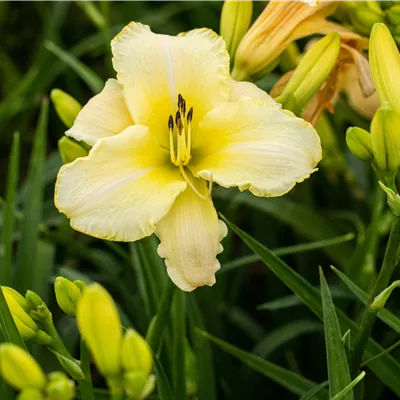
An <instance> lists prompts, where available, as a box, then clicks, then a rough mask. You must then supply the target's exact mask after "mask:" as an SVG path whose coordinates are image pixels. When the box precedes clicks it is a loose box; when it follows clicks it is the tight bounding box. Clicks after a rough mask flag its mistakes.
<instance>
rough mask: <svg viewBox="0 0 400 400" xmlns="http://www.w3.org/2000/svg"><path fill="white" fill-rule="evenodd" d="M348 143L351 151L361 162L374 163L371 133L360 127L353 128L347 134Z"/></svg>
mask: <svg viewBox="0 0 400 400" xmlns="http://www.w3.org/2000/svg"><path fill="white" fill-rule="evenodd" d="M346 142H347V146H348V147H349V149H350V151H351V152H352V153H353V154H354V155H355V156H356V157H357V158H359V159H360V160H363V161H369V162H370V161H372V160H373V159H374V154H373V152H372V141H371V135H370V133H369V132H367V131H365V130H364V129H361V128H358V127H351V128H349V129H347V132H346Z"/></svg>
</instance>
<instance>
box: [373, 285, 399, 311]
mask: <svg viewBox="0 0 400 400" xmlns="http://www.w3.org/2000/svg"><path fill="white" fill-rule="evenodd" d="M399 286H400V281H394V282H393V283H392V284H391V285H390V286H389V287H387V288H386V289H385V290H383V291H382V292H381V293H380V294H378V296H376V297H375V299H374V301H373V302H372V304H371V309H372V310H375V311H378V310H380V309H381V308H383V307H385V304H386V302H387V301H388V299H389V297H390V295H391V294H392V292H393V290H394V289H396V288H397V287H399Z"/></svg>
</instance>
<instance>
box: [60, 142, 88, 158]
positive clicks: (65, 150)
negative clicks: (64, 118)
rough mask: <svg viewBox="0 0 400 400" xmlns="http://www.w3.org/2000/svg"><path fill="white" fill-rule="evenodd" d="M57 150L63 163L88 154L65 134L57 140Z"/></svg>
mask: <svg viewBox="0 0 400 400" xmlns="http://www.w3.org/2000/svg"><path fill="white" fill-rule="evenodd" d="M58 150H59V152H60V156H61V160H62V162H63V163H64V164H68V163H70V162H72V161H74V160H76V159H77V158H80V157H86V156H87V155H88V154H89V152H88V151H87V150H86V149H84V148H83V147H82V146H81V145H80V144H79V143H76V142H74V141H73V140H72V139H70V138H68V137H67V136H63V137H62V138H61V139H60V140H59V141H58Z"/></svg>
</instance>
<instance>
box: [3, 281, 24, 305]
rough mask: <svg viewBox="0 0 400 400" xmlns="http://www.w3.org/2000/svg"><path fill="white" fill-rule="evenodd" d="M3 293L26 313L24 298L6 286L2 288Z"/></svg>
mask: <svg viewBox="0 0 400 400" xmlns="http://www.w3.org/2000/svg"><path fill="white" fill-rule="evenodd" d="M1 288H2V290H3V293H4V294H5V293H8V295H9V296H11V297H12V298H13V299H14V300H15V301H16V302H17V303H18V304H19V305H20V306H21V307H22V309H23V310H25V311H28V302H27V301H26V299H25V297H24V296H22V294H20V293H19V292H17V291H16V290H15V289H13V288H10V287H8V286H2V287H1Z"/></svg>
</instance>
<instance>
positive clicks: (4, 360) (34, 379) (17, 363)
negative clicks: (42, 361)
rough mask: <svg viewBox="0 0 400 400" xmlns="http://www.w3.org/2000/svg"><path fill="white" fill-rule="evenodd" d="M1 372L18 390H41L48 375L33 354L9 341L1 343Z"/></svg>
mask: <svg viewBox="0 0 400 400" xmlns="http://www.w3.org/2000/svg"><path fill="white" fill-rule="evenodd" d="M0 374H1V376H2V377H3V379H4V380H5V381H6V382H7V383H8V384H9V385H11V386H12V387H14V388H15V389H18V390H24V389H38V390H41V389H43V388H44V386H45V385H46V377H45V375H44V373H43V371H42V369H41V368H40V366H39V364H38V363H37V362H36V361H35V360H34V359H33V358H32V356H31V355H30V354H29V353H27V352H26V351H25V350H23V349H21V348H20V347H18V346H15V345H13V344H9V343H4V344H1V345H0Z"/></svg>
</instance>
